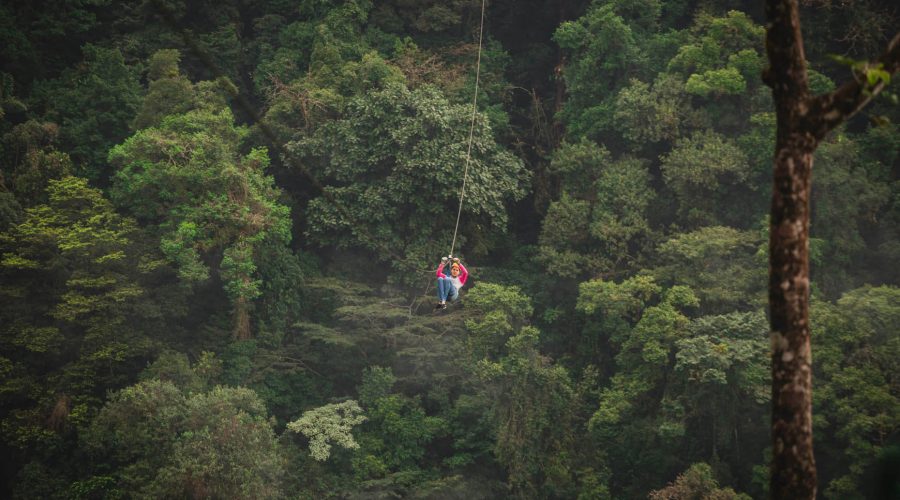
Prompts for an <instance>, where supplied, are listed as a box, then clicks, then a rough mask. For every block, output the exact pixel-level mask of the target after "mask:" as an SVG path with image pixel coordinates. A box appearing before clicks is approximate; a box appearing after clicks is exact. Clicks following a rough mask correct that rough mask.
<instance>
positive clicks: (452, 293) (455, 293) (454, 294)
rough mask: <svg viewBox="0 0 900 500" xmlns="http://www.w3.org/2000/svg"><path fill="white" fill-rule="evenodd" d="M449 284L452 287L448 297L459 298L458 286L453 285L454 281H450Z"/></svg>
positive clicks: (451, 298)
mask: <svg viewBox="0 0 900 500" xmlns="http://www.w3.org/2000/svg"><path fill="white" fill-rule="evenodd" d="M448 286H449V287H450V293H448V294H447V297H448V298H449V299H450V300H456V299H458V298H459V290H457V289H456V287H455V286H453V283H448Z"/></svg>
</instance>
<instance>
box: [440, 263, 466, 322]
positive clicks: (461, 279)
mask: <svg viewBox="0 0 900 500" xmlns="http://www.w3.org/2000/svg"><path fill="white" fill-rule="evenodd" d="M448 263H449V264H450V276H447V275H446V274H444V268H445V267H447V264H448ZM468 278H469V271H467V270H466V266H464V265H462V263H461V262H460V261H459V259H458V258H453V257H443V258H441V265H440V266H438V268H437V294H438V303H437V304H436V305H435V306H434V308H435V309H446V308H447V299H450V300H451V301H453V300H456V299H458V298H459V290H460V288H462V287H463V285H465V284H466V280H467V279H468Z"/></svg>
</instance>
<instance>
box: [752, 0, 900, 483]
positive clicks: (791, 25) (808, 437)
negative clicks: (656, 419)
mask: <svg viewBox="0 0 900 500" xmlns="http://www.w3.org/2000/svg"><path fill="white" fill-rule="evenodd" d="M766 17H767V19H768V21H769V25H768V27H767V31H766V52H767V53H768V56H769V63H770V67H769V68H768V69H767V70H766V72H765V74H764V75H763V79H764V80H765V82H766V83H767V84H768V85H769V86H770V87H772V95H773V97H774V100H775V111H776V116H777V127H778V128H777V136H776V141H775V160H774V163H775V164H774V179H773V190H772V206H771V210H772V213H771V219H770V225H769V308H770V314H771V317H770V323H771V336H772V448H773V450H772V452H773V457H772V469H771V478H770V493H771V495H772V498H775V499H813V498H815V496H816V463H815V459H814V456H813V435H812V357H811V351H810V343H809V247H808V242H809V194H810V181H811V174H812V166H813V152H814V151H815V149H816V147H817V146H818V145H819V142H820V141H821V140H822V139H823V138H824V137H825V136H826V135H827V134H828V132H830V131H831V130H833V129H834V128H835V127H836V126H837V125H839V124H840V123H841V122H843V121H844V120H846V119H847V118H849V117H850V116H852V115H853V114H854V113H856V112H857V111H859V110H860V109H861V108H862V107H863V106H865V105H866V104H867V103H868V102H869V101H870V100H871V99H872V97H874V96H875V95H876V94H877V93H878V92H880V91H881V90H882V88H883V87H884V84H885V82H884V80H883V79H879V80H877V81H876V82H875V83H874V84H872V83H870V82H869V80H868V78H867V77H868V72H869V71H871V70H878V69H883V70H884V71H885V72H887V74H888V75H892V74H894V73H896V72H897V68H898V62H900V34H897V35H895V36H894V37H893V39H892V40H891V42H890V44H889V45H888V49H887V51H886V52H885V53H884V54H883V55H882V56H881V57H880V58H879V59H878V61H876V62H875V63H873V64H872V65H868V66H861V67H860V68H858V69H857V71H856V74H855V75H854V77H855V78H854V79H853V80H852V81H851V82H849V83H847V84H845V85H844V86H842V87H840V88H839V89H837V90H835V91H834V92H831V93H829V94H825V95H821V96H810V95H809V86H808V79H807V72H806V58H805V57H804V53H803V40H802V37H801V34H800V18H799V14H798V9H797V1H796V0H767V1H766ZM878 63H881V64H882V67H881V68H878V66H877V64H878Z"/></svg>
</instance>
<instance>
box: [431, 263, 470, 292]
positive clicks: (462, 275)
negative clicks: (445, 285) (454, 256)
mask: <svg viewBox="0 0 900 500" xmlns="http://www.w3.org/2000/svg"><path fill="white" fill-rule="evenodd" d="M437 277H438V278H450V279H453V276H447V275H446V274H444V263H443V262H442V263H441V265H439V266H438V268H437ZM456 278H457V279H459V283H460V286H459V287H457V288H461V287H462V285H465V284H466V280H467V279H468V278H469V271H467V270H466V266H464V265H462V262H460V263H459V276H457V277H456Z"/></svg>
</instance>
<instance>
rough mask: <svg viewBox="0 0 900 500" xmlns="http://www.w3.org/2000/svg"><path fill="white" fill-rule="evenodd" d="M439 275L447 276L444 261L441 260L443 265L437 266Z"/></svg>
mask: <svg viewBox="0 0 900 500" xmlns="http://www.w3.org/2000/svg"><path fill="white" fill-rule="evenodd" d="M436 274H437V277H438V278H446V277H447V276H446V275H445V274H444V262H441V265H439V266H438V268H437V273H436Z"/></svg>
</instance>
